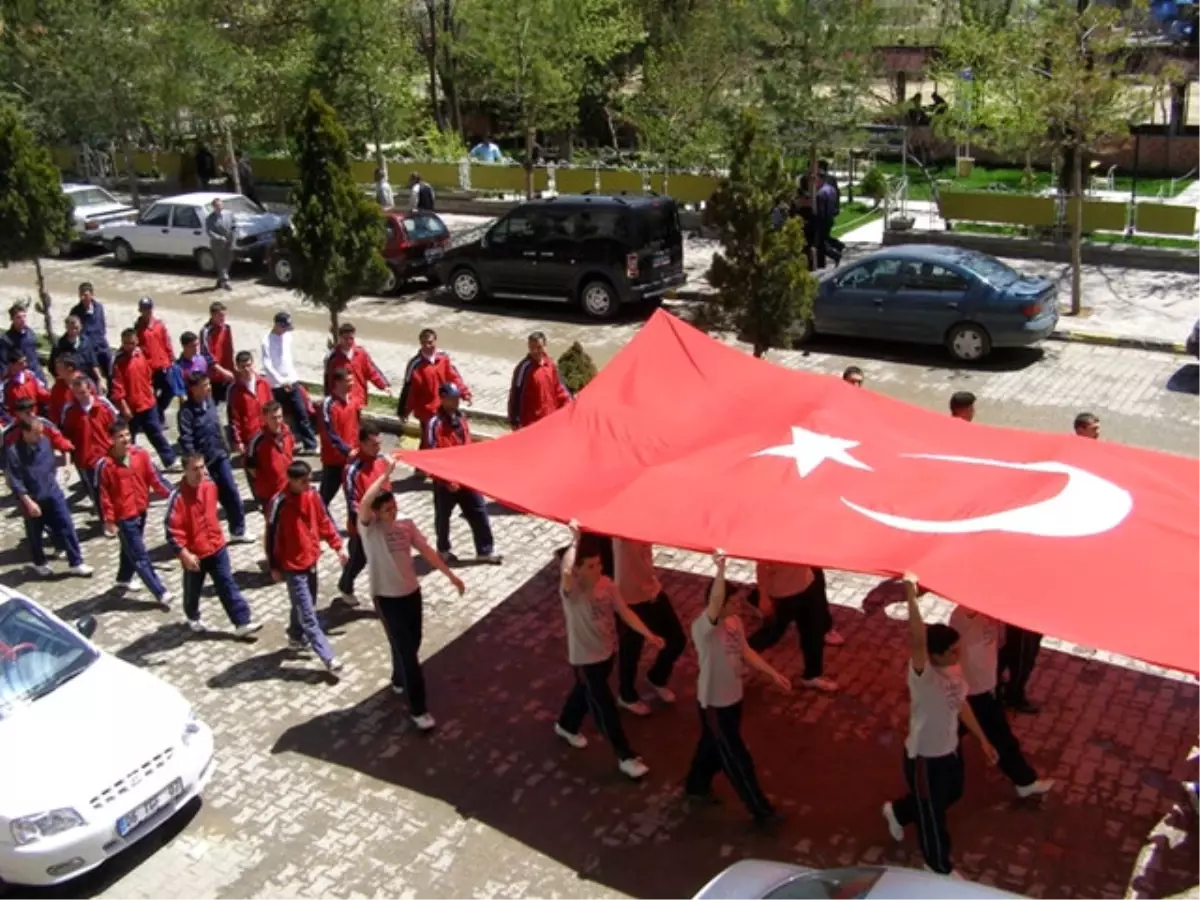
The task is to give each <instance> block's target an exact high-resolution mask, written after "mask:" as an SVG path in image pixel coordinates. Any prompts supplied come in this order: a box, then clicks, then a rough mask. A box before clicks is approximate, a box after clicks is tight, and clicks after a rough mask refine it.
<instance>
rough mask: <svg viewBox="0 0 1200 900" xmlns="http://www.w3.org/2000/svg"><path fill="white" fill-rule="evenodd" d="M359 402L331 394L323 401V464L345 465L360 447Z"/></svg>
mask: <svg viewBox="0 0 1200 900" xmlns="http://www.w3.org/2000/svg"><path fill="white" fill-rule="evenodd" d="M359 412H360V407H359V404H358V403H357V402H356V401H355V400H353V399H347V400H339V399H338V398H337V397H336V396H333V395H330V396H328V397H326V398H325V399H324V400H322V401H321V415H320V416H318V417H317V420H318V422H319V423H320V426H321V465H323V466H344V465H345V464H346V460H347V459H348V458H349V457H350V454H351V453H353V452H354V451H356V450H357V449H358V416H359Z"/></svg>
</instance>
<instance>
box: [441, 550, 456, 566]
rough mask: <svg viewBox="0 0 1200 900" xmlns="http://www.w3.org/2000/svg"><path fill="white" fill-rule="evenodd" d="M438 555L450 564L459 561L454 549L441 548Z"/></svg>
mask: <svg viewBox="0 0 1200 900" xmlns="http://www.w3.org/2000/svg"><path fill="white" fill-rule="evenodd" d="M438 556H440V557H441V558H442V562H444V563H446V564H447V565H449V564H450V563H456V562H458V557H457V556H455V555H454V551H453V550H439V551H438Z"/></svg>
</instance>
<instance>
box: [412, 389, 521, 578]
mask: <svg viewBox="0 0 1200 900" xmlns="http://www.w3.org/2000/svg"><path fill="white" fill-rule="evenodd" d="M438 392H439V393H440V394H441V406H440V407H439V408H438V412H437V415H435V416H434V417H433V418H432V419H430V420H429V428H428V434H427V435H426V436H425V446H427V447H434V448H439V447H465V446H466V445H468V444H470V443H471V426H470V424H469V423H468V422H467V417H466V415H465V414H464V413H463V412H462V410H461V409H460V408H459V404H460V403H461V402H462V392H461V391H459V389H458V385H456V384H454V383H453V382H449V381H448V382H445V383H444V384H443V385H442V386H441V388H439V391H438ZM455 509H458V510H459V511H460V512H461V513H462V517H463V518H464V519H466V520H467V524H468V525H469V526H470V528H471V537H472V539H473V540H474V543H475V558H476V560H478V561H479V562H485V563H491V564H492V565H499V564H500V563H502V562H503V561H504V558H503V557H502V556H501V555H500V554H499V553H497V552H496V543H495V539H494V537H493V536H492V523H491V521H490V520H489V518H488V512H487V500H485V499H484V497H483V494H481V493H479V491H477V490H475V489H474V488H469V487H466V486H465V485H461V484H457V483H456V482H452V481H443V480H442V479H440V478H435V479H434V481H433V523H434V532H435V534H436V535H437V550H438V553H439V554H440V555H441V557H442V558H443V559H445V560H447V561H453V560H455V559H456V557H455V556H454V552H453V549H452V547H451V544H450V517H451V516H452V515H453V514H454V510H455Z"/></svg>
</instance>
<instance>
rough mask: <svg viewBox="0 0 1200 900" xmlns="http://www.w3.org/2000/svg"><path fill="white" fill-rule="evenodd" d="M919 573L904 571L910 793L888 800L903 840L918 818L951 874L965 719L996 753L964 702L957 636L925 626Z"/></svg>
mask: <svg viewBox="0 0 1200 900" xmlns="http://www.w3.org/2000/svg"><path fill="white" fill-rule="evenodd" d="M917 590H918V589H917V576H915V575H913V574H912V573H907V574H905V576H904V597H905V600H906V601H907V604H908V647H909V653H910V654H911V656H910V659H909V663H908V693H909V698H910V702H911V707H910V709H909V716H908V738H907V739H906V740H905V742H904V780H905V781H906V782H907V783H908V793H907V794H906V795H905V796H904V797H902V798H901V799H899V800H895V801H893V802H891V803H885V804H883V817H884V819H886V820H887V825H888V831H889V832H890V833H891V835H892V837H893V838H895V839H896V840H897V841H901V840H904V826H905V825H907V824H908V823H910V822H912V823H915V824H916V826H917V835H918V837H919V838H920V841H921V853H922V855H923V856H924V857H925V865H926V866H928V867H929V869H930V870H931V871H933V872H938V873H940V874H942V875H950V874H952V873H953V871H954V866H953V864H952V862H951V860H950V832H949V831H948V830H947V828H946V811H947V810H948V809H949V808H950V807H951V806H953V805H954V804H955V803H957V802H958V800H959V798H961V797H962V793H963V762H962V753H960V752H959V746H958V726H959V722H960V721H961V722H962V724H963V725H965V726H966V727H967V731H969V732H971V734H973V735H975V737H976V739H978V741H979V743H980V746H981V747H982V748H983V754H984V756H986V757H987V760H988V762H990V763H995V762H996V760H997V758H998V757H997V754H996V751H995V749H994V748H993V747H992V745H991V744H990V743H988V739H987V738H986V737H985V736H984V734H983V731H982V730H981V729H980V727H979V722H977V721H976V720H975V714H974V713H973V712H972V711H971V707H970V706H968V705H966V704H964V701H965V700H966V698H967V682H966V680H965V679H964V678H963V674H962V670H961V669H960V668H959V665H958V657H959V636H958V632H957V631H955V630H954V629H953V628H951V627H950V626H949V625H930V626H928V627H926V626H925V622H924V621H923V620H922V619H921V610H920V608H919V607H918V606H917Z"/></svg>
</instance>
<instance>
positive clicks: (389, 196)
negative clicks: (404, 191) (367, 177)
mask: <svg viewBox="0 0 1200 900" xmlns="http://www.w3.org/2000/svg"><path fill="white" fill-rule="evenodd" d="M375 202H376V203H378V204H379V208H380V209H382V210H389V209H391V208H392V207H394V206H395V205H396V197H395V195H394V194H393V193H392V186H391V184H389V183H388V175H387V169H376V170H375Z"/></svg>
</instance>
